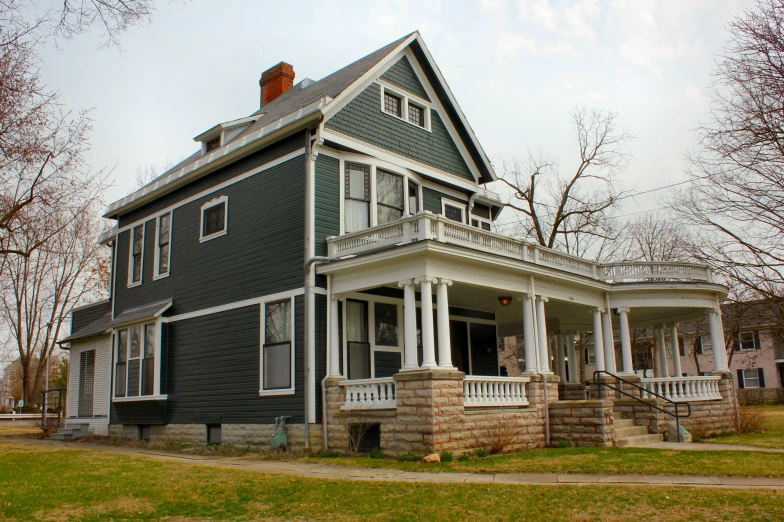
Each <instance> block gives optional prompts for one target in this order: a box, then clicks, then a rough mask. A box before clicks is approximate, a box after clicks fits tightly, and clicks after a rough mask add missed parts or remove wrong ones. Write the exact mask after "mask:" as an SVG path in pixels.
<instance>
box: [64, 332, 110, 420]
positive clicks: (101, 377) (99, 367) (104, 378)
mask: <svg viewBox="0 0 784 522" xmlns="http://www.w3.org/2000/svg"><path fill="white" fill-rule="evenodd" d="M111 339H112V336H111V335H102V336H100V337H91V338H89V339H86V340H84V341H74V342H73V343H71V363H70V369H69V372H68V405H67V419H66V426H70V425H71V424H84V423H89V424H90V429H91V430H92V431H94V432H95V434H96V435H108V434H109V395H110V391H111V389H110V386H111V375H112V368H111V366H112V345H111ZM87 350H95V384H94V389H93V416H92V417H90V418H85V419H84V420H81V419H79V418H78V414H79V370H80V368H79V355H80V354H81V353H82V352H84V351H87Z"/></svg>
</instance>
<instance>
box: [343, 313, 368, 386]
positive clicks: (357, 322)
mask: <svg viewBox="0 0 784 522" xmlns="http://www.w3.org/2000/svg"><path fill="white" fill-rule="evenodd" d="M346 345H347V349H348V378H349V379H369V378H370V375H371V373H370V342H369V335H368V303H367V302H366V301H352V300H348V301H346Z"/></svg>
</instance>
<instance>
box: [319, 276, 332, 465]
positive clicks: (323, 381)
mask: <svg viewBox="0 0 784 522" xmlns="http://www.w3.org/2000/svg"><path fill="white" fill-rule="evenodd" d="M331 299H332V275H331V274H330V275H328V276H327V357H326V359H327V372H326V375H324V378H323V379H321V436H322V443H321V449H322V450H326V449H327V448H329V433H328V430H327V378H328V376H329V365H330V360H329V357H330V355H331V353H332V352H331V349H332V347H331V346H330V341H331V340H332V332H330V328H332V323H333V322H334V321H333V318H332V305H331V302H330V300H331Z"/></svg>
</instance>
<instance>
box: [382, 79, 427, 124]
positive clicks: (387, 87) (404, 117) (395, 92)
mask: <svg viewBox="0 0 784 522" xmlns="http://www.w3.org/2000/svg"><path fill="white" fill-rule="evenodd" d="M377 82H378V84H379V85H380V86H381V89H379V90H380V91H381V112H382V113H384V114H386V115H387V116H391V117H392V118H395V119H398V120H401V121H404V122H406V123H408V124H409V125H411V126H413V127H416V128H417V129H422V130H424V131H427V132H433V131H432V128H431V110H432V109H433V104H432V103H430V102H428V101H427V100H425V99H422V98H420V97H419V96H416V95H415V94H412V93H409V92H408V91H406V90H404V89H401V88H400V87H397V86H393V85H392V84H390V83H386V82H384V81H383V80H377ZM386 93H389V94H391V95H392V96H395V97H396V98H400V116H398V115H397V114H392V113H389V112H387V110H386V107H385V106H384V95H385V94H386ZM409 103H411V104H412V105H416V106H417V107H420V108H421V109H424V110H423V111H422V112H423V116H424V118H425V122H424V123H425V125H424V126H423V127H420V126H419V125H417V124H416V123H414V122H411V121H408V104H409Z"/></svg>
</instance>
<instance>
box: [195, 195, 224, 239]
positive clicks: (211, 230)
mask: <svg viewBox="0 0 784 522" xmlns="http://www.w3.org/2000/svg"><path fill="white" fill-rule="evenodd" d="M228 207H229V198H228V196H221V197H219V198H215V199H213V200H211V201H208V202H207V203H205V204H204V205H202V206H201V237H200V238H199V241H209V240H210V239H214V238H216V237H220V236H222V235H225V234H226V232H227V228H228V210H229V208H228Z"/></svg>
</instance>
